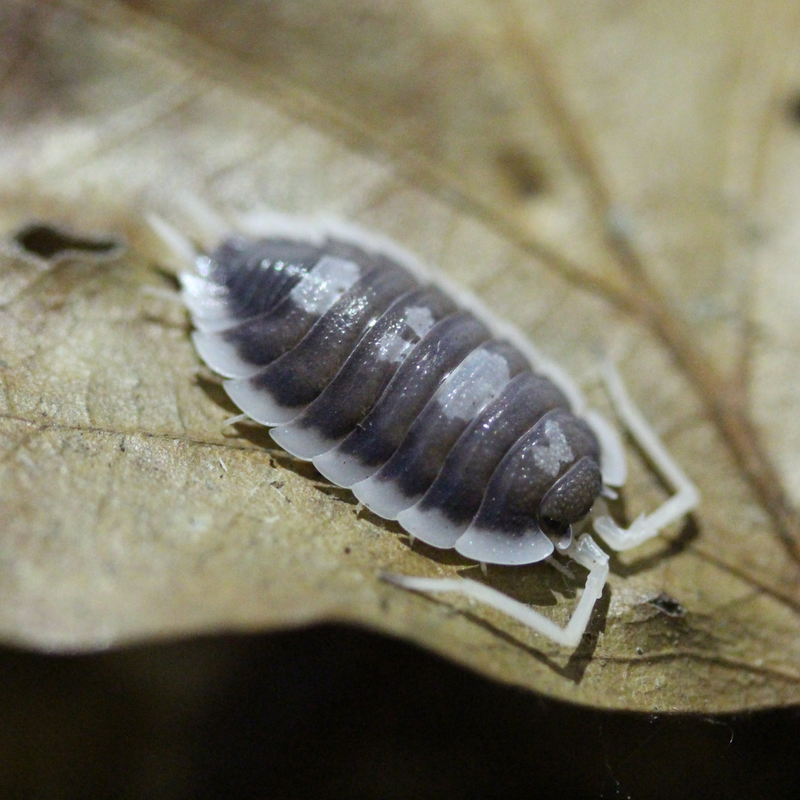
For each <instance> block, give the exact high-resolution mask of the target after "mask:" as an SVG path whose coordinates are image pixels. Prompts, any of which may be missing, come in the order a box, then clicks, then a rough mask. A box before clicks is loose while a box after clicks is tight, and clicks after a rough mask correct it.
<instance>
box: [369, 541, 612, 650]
mask: <svg viewBox="0 0 800 800" xmlns="http://www.w3.org/2000/svg"><path fill="white" fill-rule="evenodd" d="M561 552H562V553H564V555H568V556H570V557H571V558H573V559H574V560H575V561H577V562H578V563H579V564H581V565H582V566H584V567H586V568H587V569H588V570H589V576H588V578H587V579H586V586H585V587H584V590H583V595H582V596H581V599H580V600H579V601H578V605H577V606H576V608H575V611H574V612H573V613H572V617H571V618H570V621H569V622H568V623H567V626H566V627H565V628H562V627H560V626H559V625H557V624H556V623H555V622H553V621H552V620H551V619H548V618H547V617H545V616H544V615H543V614H540V613H539V612H538V611H535V610H534V609H532V608H531V607H530V606H527V605H525V604H524V603H520V602H519V601H518V600H514V599H512V598H511V597H508V595H505V594H503V593H502V592H498V591H497V589H492V588H491V587H490V586H486V585H485V584H483V583H478V582H477V581H472V580H469V579H468V578H411V577H408V576H406V575H395V574H392V573H383V574H382V575H381V578H382V579H383V580H385V581H388V582H389V583H393V584H394V585H395V586H401V587H403V588H404V589H411V590H412V591H415V592H456V593H458V594H461V595H463V596H464V597H469V598H471V599H473V600H477V601H478V602H480V603H485V604H486V605H488V606H491V607H492V608H495V609H497V610H498V611H500V612H502V613H503V614H507V615H508V616H509V617H513V618H514V619H516V620H517V621H519V622H521V623H522V624H523V625H526V626H527V627H528V628H530V629H531V630H532V631H534V632H535V633H541V634H542V635H544V636H547V638H548V639H551V640H552V641H554V642H556V643H557V644H562V645H565V646H567V647H577V645H578V644H579V643H580V641H581V637H582V636H583V634H584V631H585V630H586V626H587V625H588V624H589V619H590V618H591V616H592V611H593V610H594V605H595V603H596V602H597V600H598V598H599V597H600V596H601V595H602V594H603V587H604V586H605V583H606V578H607V577H608V556H607V555H606V554H605V553H604V552H603V551H602V550H601V549H600V548H599V547H598V546H597V544H596V543H595V542H594V540H593V539H592V537H591V536H589V535H588V534H584V535H583V536H581V537H580V539H579V540H578V541H577V543H576V542H573V543H572V544H570V546H569V547H567V548H566V549H565V550H563V551H561Z"/></svg>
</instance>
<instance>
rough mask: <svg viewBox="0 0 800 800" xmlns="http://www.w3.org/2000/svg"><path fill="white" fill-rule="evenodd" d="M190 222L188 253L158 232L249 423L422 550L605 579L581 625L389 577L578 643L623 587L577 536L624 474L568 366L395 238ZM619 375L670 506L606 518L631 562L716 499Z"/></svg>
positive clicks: (177, 239)
mask: <svg viewBox="0 0 800 800" xmlns="http://www.w3.org/2000/svg"><path fill="white" fill-rule="evenodd" d="M184 207H185V208H190V209H191V211H192V215H193V217H194V221H193V227H194V228H195V230H194V231H193V232H192V233H193V235H192V236H191V237H187V236H185V235H184V234H182V233H181V232H179V231H178V230H176V229H175V228H174V227H172V226H171V225H170V224H168V223H167V222H165V221H164V220H163V219H161V218H158V217H151V218H150V222H151V225H152V227H153V228H154V230H155V231H156V233H157V234H158V235H159V236H160V238H161V239H162V240H163V242H165V243H166V245H167V246H168V247H169V249H170V251H171V252H172V254H173V257H176V258H177V259H178V260H179V262H180V263H181V264H182V269H183V271H182V273H181V275H180V280H181V287H182V290H181V296H182V298H183V301H184V303H185V305H186V307H187V308H188V310H189V313H190V315H191V318H192V322H193V324H194V327H195V330H194V332H193V334H192V339H193V341H194V345H195V347H196V349H197V352H198V354H199V355H200V357H201V358H202V360H203V361H204V362H205V363H206V364H207V365H208V367H210V368H211V369H212V370H214V371H215V372H217V373H218V374H220V375H222V376H223V377H224V378H226V379H227V380H225V381H224V383H223V386H224V388H225V390H226V392H227V393H228V395H229V396H230V398H231V400H233V402H234V403H235V404H236V405H237V406H238V407H239V409H241V411H242V412H243V415H242V417H243V418H244V417H247V418H249V419H251V420H254V421H255V422H257V423H260V424H262V425H266V426H269V427H270V429H271V430H270V433H271V435H272V438H273V439H274V440H275V441H276V442H277V443H278V444H280V445H281V446H282V447H283V448H284V449H285V450H286V451H287V452H289V453H290V454H292V455H294V456H296V457H297V458H299V459H304V460H310V461H312V462H313V464H314V465H315V466H316V468H317V469H318V470H319V472H321V473H322V475H324V476H325V477H326V478H328V479H329V480H330V481H332V482H333V483H335V484H337V485H339V486H343V487H347V488H349V489H350V490H351V491H352V492H353V493H354V494H355V496H356V497H357V498H358V500H359V501H361V502H362V503H363V504H364V505H365V506H367V507H368V508H369V509H370V510H372V511H373V512H374V513H376V514H377V515H379V516H381V517H383V518H385V519H388V520H397V521H398V522H399V524H400V525H401V526H402V527H403V528H404V529H405V530H406V531H407V532H408V533H409V534H410V536H411V537H412V542H413V540H414V539H420V540H422V541H423V542H426V543H427V544H429V545H432V546H433V547H437V548H444V549H453V548H454V549H455V550H456V551H457V552H458V553H460V554H461V555H463V556H465V557H467V558H470V559H473V560H475V561H477V562H479V563H481V564H482V565H486V564H503V565H522V564H532V563H536V562H539V561H543V560H545V559H552V558H553V557H554V556H561V557H567V558H569V559H572V560H573V561H575V562H577V563H578V564H580V565H581V566H583V567H585V568H586V569H588V571H589V574H588V577H587V579H586V584H585V586H584V589H583V593H582V595H581V597H580V599H579V600H578V602H577V605H576V607H575V609H574V611H573V613H572V616H571V618H570V620H569V622H568V623H567V625H566V626H565V627H561V626H559V625H558V624H556V623H555V622H554V621H552V620H551V619H549V618H548V617H546V616H545V615H543V614H541V613H539V612H538V611H536V610H535V609H533V608H531V607H530V606H528V605H526V604H524V603H521V602H519V601H517V600H514V599H513V598H511V597H509V596H507V595H505V594H503V593H501V592H499V591H497V590H495V589H493V588H491V587H490V586H487V585H486V584H484V583H480V582H478V581H474V580H470V579H467V578H462V577H457V578H422V577H414V576H405V575H396V574H384V575H382V577H383V578H384V579H385V580H387V581H389V582H391V583H393V584H396V585H398V586H401V587H404V588H406V589H411V590H414V591H419V592H430V593H439V592H456V593H460V594H462V595H465V596H467V597H470V598H473V599H474V600H477V601H479V602H482V603H486V604H488V605H490V606H492V607H494V608H496V609H498V610H499V611H501V612H503V613H505V614H508V615H509V616H511V617H513V618H515V619H517V620H518V621H520V622H522V623H523V624H524V625H526V626H528V627H529V628H530V629H531V630H533V631H536V632H538V633H541V634H544V635H545V636H547V637H549V638H550V639H552V640H553V641H555V642H557V643H559V644H563V645H567V646H572V647H574V646H576V645H577V644H578V643H579V642H580V640H581V637H582V635H583V633H584V632H585V630H586V627H587V625H588V623H589V620H590V618H591V614H592V610H593V608H594V605H595V602H596V601H597V599H598V598H599V597H600V596H601V594H602V592H603V587H604V586H605V583H606V579H607V576H608V555H607V554H606V552H605V551H604V550H602V549H601V548H600V547H599V546H598V544H597V543H596V542H595V541H594V539H593V538H592V536H591V535H590V534H589V533H585V532H584V533H580V534H578V533H576V529H579V528H580V527H582V523H584V521H585V520H587V519H588V518H589V517H590V514H591V513H592V510H593V507H595V505H596V501H597V500H598V498H601V497H603V496H605V497H609V498H613V497H615V496H616V494H615V489H616V488H619V487H620V486H622V485H623V484H624V482H625V477H626V466H625V456H624V452H623V447H622V443H621V441H620V437H619V436H618V434H617V432H616V430H615V429H614V428H613V426H611V425H610V424H609V423H608V422H607V421H606V420H605V419H604V418H603V417H602V416H601V415H600V414H599V413H597V412H595V411H593V410H591V409H587V408H586V407H585V403H584V401H583V398H582V395H581V393H580V392H579V391H578V389H577V387H576V386H575V385H574V383H573V382H572V381H571V380H570V379H569V378H568V377H567V375H566V374H565V373H564V372H563V370H561V369H560V368H558V367H557V365H555V364H553V363H552V362H550V361H548V360H547V359H545V358H543V357H542V356H541V355H540V354H539V353H538V352H537V351H536V350H535V348H534V347H533V346H532V345H531V344H530V343H529V342H528V341H527V340H526V339H525V338H524V337H523V336H522V335H521V334H520V332H519V331H517V330H516V329H515V328H513V327H511V326H509V325H507V324H504V323H502V322H500V321H498V320H497V319H495V318H494V317H493V316H492V315H491V314H490V313H489V312H488V311H487V310H486V309H485V308H484V307H483V306H482V304H481V303H480V302H478V301H477V300H476V298H475V297H473V296H472V295H470V294H469V293H467V292H464V291H463V290H460V289H458V288H456V287H453V286H452V285H449V283H448V282H447V281H446V280H443V279H441V278H439V277H437V278H436V279H432V278H431V276H430V274H429V272H428V271H427V270H426V269H425V268H424V267H422V266H421V265H420V264H419V263H418V262H417V261H416V259H415V258H414V257H413V256H411V255H410V254H409V253H407V252H406V251H405V250H403V249H402V248H401V247H399V246H398V245H397V244H395V243H394V242H392V241H389V240H387V239H384V238H382V237H379V236H376V235H373V234H371V233H368V232H366V231H363V230H361V229H358V228H355V227H353V226H351V225H348V224H345V223H342V222H339V221H335V220H328V219H323V218H315V219H302V218H298V217H292V216H287V215H282V214H276V213H272V212H261V211H257V212H253V213H250V214H241V215H238V216H237V217H236V218H235V219H234V220H232V222H231V223H230V224H229V223H228V222H226V221H224V220H223V219H222V218H221V217H219V216H218V215H216V214H214V213H212V212H211V211H210V210H209V209H206V208H204V207H202V206H200V205H199V204H198V203H197V202H193V203H187V202H185V203H184ZM194 241H200V242H201V243H202V249H198V248H197V247H196V246H195V245H194V244H193V242H194ZM604 375H605V379H606V386H607V388H608V390H609V394H610V397H611V400H612V403H613V405H614V408H615V411H616V413H617V415H618V417H619V418H620V421H621V422H622V424H623V425H624V426H625V428H626V429H627V430H628V432H629V433H630V434H631V435H632V436H633V437H634V438H635V439H636V441H637V442H638V444H639V446H640V447H641V449H642V450H643V451H644V452H645V453H646V455H647V456H648V458H649V459H650V461H651V462H652V463H653V465H654V466H655V468H656V469H657V470H658V472H659V473H660V474H661V475H662V477H663V478H664V479H665V481H666V482H667V483H668V484H669V486H670V488H671V489H672V491H673V494H672V496H671V497H670V498H669V499H668V500H667V501H666V502H664V503H663V504H662V505H661V506H660V507H658V508H657V509H656V510H655V511H654V512H653V513H651V514H648V515H642V516H641V517H640V518H639V519H637V520H636V521H635V522H634V523H633V524H632V525H631V526H630V527H628V528H623V527H621V526H620V525H618V524H617V523H616V522H615V521H614V520H613V519H612V518H611V517H610V516H608V515H607V514H603V513H600V514H597V512H596V511H595V514H594V518H593V527H594V531H595V533H596V534H597V535H598V536H599V537H600V538H601V539H602V540H603V541H604V542H605V543H606V544H607V545H608V546H609V547H611V548H612V549H614V550H627V549H630V548H633V547H636V546H637V545H639V544H641V543H642V542H644V541H646V540H647V539H650V538H652V537H654V536H656V535H657V534H658V532H659V531H660V530H661V529H662V528H664V527H665V526H667V525H669V524H670V523H672V522H674V521H676V520H679V519H680V518H681V517H683V516H684V515H686V514H687V513H688V512H690V511H691V510H692V509H693V508H694V507H695V506H696V505H697V503H698V500H699V496H698V492H697V490H696V489H695V487H694V485H693V484H692V483H691V481H690V480H689V479H688V478H687V477H686V475H685V474H684V473H683V471H682V470H681V469H680V468H679V466H678V465H677V464H676V462H675V461H674V460H673V459H672V457H671V456H670V455H669V453H668V452H667V450H666V448H665V447H664V446H663V444H662V443H661V442H660V440H659V439H658V437H657V436H656V434H655V432H654V431H653V430H652V428H651V427H650V426H649V425H648V424H647V422H646V421H645V420H644V418H643V417H642V415H641V414H640V413H639V411H638V410H637V409H636V408H635V407H634V406H633V404H632V403H631V401H630V399H629V398H628V396H627V393H626V391H625V388H624V386H623V384H622V382H621V380H620V378H619V376H618V374H617V373H616V371H615V370H614V369H613V368H612V367H610V365H606V366H605V367H604ZM555 565H556V566H559V565H558V563H557V562H556V564H555Z"/></svg>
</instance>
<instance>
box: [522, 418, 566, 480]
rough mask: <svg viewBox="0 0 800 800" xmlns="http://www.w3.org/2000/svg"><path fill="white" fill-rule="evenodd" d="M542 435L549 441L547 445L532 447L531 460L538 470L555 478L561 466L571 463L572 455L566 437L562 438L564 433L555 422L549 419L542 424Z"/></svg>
mask: <svg viewBox="0 0 800 800" xmlns="http://www.w3.org/2000/svg"><path fill="white" fill-rule="evenodd" d="M544 435H545V436H546V437H547V439H548V440H549V444H547V445H537V446H535V447H533V448H532V450H533V460H534V461H535V462H536V466H537V467H539V469H541V470H542V471H543V472H546V473H547V474H548V475H552V476H553V477H555V476H556V475H558V473H559V471H560V469H561V465H562V464H565V463H567V462H569V461H571V460H572V459H573V458H574V455H573V453H572V448H571V447H570V446H569V442H568V441H567V437H566V436H564V431H562V430H561V426H560V425H559V424H558V423H557V422H555V421H554V420H551V419H549V420H547V421H546V422H545V423H544Z"/></svg>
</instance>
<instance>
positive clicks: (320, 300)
mask: <svg viewBox="0 0 800 800" xmlns="http://www.w3.org/2000/svg"><path fill="white" fill-rule="evenodd" d="M360 277H361V269H360V268H359V266H358V264H355V263H353V262H352V261H348V260H347V259H344V258H335V257H334V256H323V257H322V258H321V259H320V260H319V261H318V262H317V263H316V264H315V265H314V267H313V269H312V270H311V271H310V272H309V273H308V274H307V275H306V276H305V277H304V278H302V279H301V280H300V282H299V283H298V284H297V286H295V287H294V289H292V291H291V292H290V294H289V297H291V299H292V302H293V303H294V304H295V305H296V306H298V307H299V308H302V309H303V311H305V312H306V313H307V314H314V315H316V316H322V315H323V314H324V313H325V312H326V311H327V310H328V309H330V307H331V306H332V305H333V304H334V303H335V302H336V301H337V300H338V299H339V298H340V297H341V296H342V295H343V294H344V293H345V292H346V291H347V290H348V289H349V288H350V287H351V286H352V285H353V284H354V283H355V282H356V281H357V280H358V279H359V278H360Z"/></svg>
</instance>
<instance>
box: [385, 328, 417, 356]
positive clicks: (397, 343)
mask: <svg viewBox="0 0 800 800" xmlns="http://www.w3.org/2000/svg"><path fill="white" fill-rule="evenodd" d="M413 347H414V345H413V344H412V343H411V342H409V341H408V340H406V339H404V338H403V337H402V335H401V334H400V333H398V332H397V331H386V333H384V334H383V336H381V338H380V340H379V341H378V360H379V361H394V362H397V361H402V360H403V359H404V358H405V357H406V354H407V353H408V351H409V350H411V349H412V348H413Z"/></svg>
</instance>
